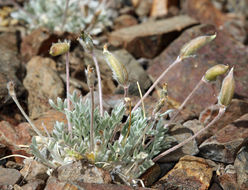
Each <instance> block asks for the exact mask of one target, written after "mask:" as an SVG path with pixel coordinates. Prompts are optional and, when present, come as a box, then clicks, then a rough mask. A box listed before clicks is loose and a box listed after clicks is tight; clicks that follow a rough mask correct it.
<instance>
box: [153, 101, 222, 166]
mask: <svg viewBox="0 0 248 190" xmlns="http://www.w3.org/2000/svg"><path fill="white" fill-rule="evenodd" d="M225 110H226V108H225V107H222V106H221V107H220V108H219V113H218V115H217V116H216V117H215V118H214V119H213V120H212V121H211V122H210V123H209V124H208V125H207V126H206V127H204V128H203V129H201V130H200V131H198V132H197V133H196V134H194V135H193V136H191V137H190V138H188V139H186V140H184V141H183V142H181V143H179V144H178V145H176V146H173V147H172V148H170V149H168V150H166V151H165V152H163V153H161V154H159V155H158V156H157V157H155V158H153V160H152V161H153V162H156V161H158V160H159V159H160V158H162V157H164V156H166V155H167V154H169V153H171V152H173V151H175V150H177V149H178V148H181V147H182V146H184V145H185V144H187V143H188V142H189V141H191V140H193V139H195V138H196V137H197V136H198V135H200V134H201V133H202V132H203V131H206V130H207V129H209V128H210V127H211V126H212V125H213V124H215V123H216V122H217V121H218V120H219V119H220V118H221V117H222V116H223V115H224V113H225Z"/></svg>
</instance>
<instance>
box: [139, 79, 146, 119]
mask: <svg viewBox="0 0 248 190" xmlns="http://www.w3.org/2000/svg"><path fill="white" fill-rule="evenodd" d="M137 86H138V89H139V94H140V98H141V100H142V98H143V95H142V92H141V89H140V85H139V82H138V81H137ZM141 103H142V109H143V116H144V118H145V117H146V110H145V105H144V101H141Z"/></svg>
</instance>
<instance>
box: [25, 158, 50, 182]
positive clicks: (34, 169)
mask: <svg viewBox="0 0 248 190" xmlns="http://www.w3.org/2000/svg"><path fill="white" fill-rule="evenodd" d="M24 164H25V165H24V167H23V168H22V169H21V171H20V173H21V174H22V175H23V176H24V177H25V179H26V180H27V181H30V180H36V179H40V180H46V179H47V178H48V174H47V170H48V168H47V167H46V166H45V165H43V164H41V163H40V162H37V161H35V160H32V159H26V160H25V161H24Z"/></svg>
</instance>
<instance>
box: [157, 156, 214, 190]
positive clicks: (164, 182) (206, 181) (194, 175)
mask: <svg viewBox="0 0 248 190" xmlns="http://www.w3.org/2000/svg"><path fill="white" fill-rule="evenodd" d="M211 178H212V168H211V167H210V166H209V165H208V163H207V161H206V160H205V159H203V158H199V157H195V156H184V157H182V158H181V159H180V160H179V162H178V163H177V164H176V165H175V167H174V168H173V169H172V170H171V171H170V172H169V173H167V174H166V175H165V176H164V177H162V178H161V179H160V180H159V181H158V182H157V184H156V185H155V188H157V189H161V190H162V189H163V190H170V189H187V190H207V189H208V188H209V186H210V182H211Z"/></svg>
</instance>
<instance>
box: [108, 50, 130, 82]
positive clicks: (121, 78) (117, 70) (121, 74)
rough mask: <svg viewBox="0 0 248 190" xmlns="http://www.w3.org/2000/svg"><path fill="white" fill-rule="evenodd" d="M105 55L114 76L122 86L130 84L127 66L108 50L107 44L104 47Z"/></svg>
mask: <svg viewBox="0 0 248 190" xmlns="http://www.w3.org/2000/svg"><path fill="white" fill-rule="evenodd" d="M103 55H104V58H105V60H106V62H107V63H108V65H109V67H110V68H111V70H112V72H113V78H114V79H115V80H116V81H117V82H118V83H119V84H120V85H122V86H128V73H127V70H126V68H125V66H124V65H123V64H122V63H121V62H119V61H118V59H117V58H116V57H115V56H114V55H113V54H112V53H110V52H109V51H108V50H107V45H104V47H103Z"/></svg>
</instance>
